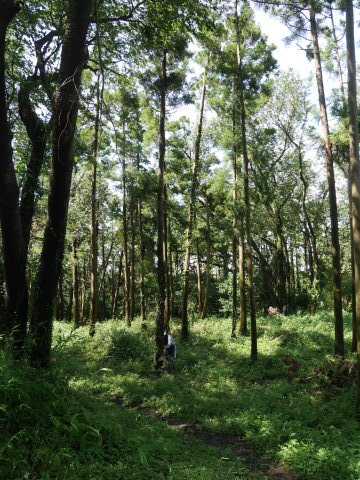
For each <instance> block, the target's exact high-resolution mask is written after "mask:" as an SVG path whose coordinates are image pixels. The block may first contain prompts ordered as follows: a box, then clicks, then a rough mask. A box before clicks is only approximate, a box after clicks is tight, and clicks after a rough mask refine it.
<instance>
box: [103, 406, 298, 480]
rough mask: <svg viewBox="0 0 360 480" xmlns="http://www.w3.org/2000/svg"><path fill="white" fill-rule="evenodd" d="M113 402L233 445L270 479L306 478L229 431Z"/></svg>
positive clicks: (196, 435)
mask: <svg viewBox="0 0 360 480" xmlns="http://www.w3.org/2000/svg"><path fill="white" fill-rule="evenodd" d="M112 401H113V403H116V404H117V405H121V406H122V407H126V408H130V409H131V410H136V411H140V412H142V413H144V415H148V416H149V417H152V418H154V419H156V420H159V421H161V422H162V423H165V424H166V425H168V426H169V427H170V428H174V429H176V430H179V431H181V432H183V434H184V435H185V436H192V437H194V438H196V439H197V440H200V441H201V442H203V443H205V444H206V445H211V446H213V447H216V448H218V449H220V450H221V449H224V448H228V447H231V450H232V453H233V455H235V456H237V457H240V458H241V460H242V462H243V464H244V465H245V466H246V467H247V468H248V469H249V470H250V471H252V470H256V471H261V472H262V473H263V474H264V476H265V477H267V478H269V479H270V480H306V479H305V478H304V477H300V476H299V475H297V474H295V473H292V472H289V471H285V470H284V469H283V468H282V467H281V466H279V465H276V464H274V462H273V461H271V459H269V458H267V457H264V456H262V455H261V454H260V453H259V452H258V451H257V449H256V448H255V447H254V445H252V444H250V443H249V442H247V441H246V440H244V439H242V438H241V437H237V436H235V435H231V434H228V433H213V432H209V431H206V430H204V429H202V428H201V426H200V425H198V424H195V423H181V422H179V421H178V420H175V419H174V418H172V417H168V416H164V415H161V414H159V413H157V412H154V411H153V410H152V409H151V408H150V407H148V406H145V405H142V404H140V405H137V404H127V403H126V402H124V401H123V399H122V398H119V397H114V398H113V399H112Z"/></svg>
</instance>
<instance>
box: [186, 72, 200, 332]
mask: <svg viewBox="0 0 360 480" xmlns="http://www.w3.org/2000/svg"><path fill="white" fill-rule="evenodd" d="M205 94H206V70H205V72H204V78H203V84H202V88H201V96H200V110H199V119H198V125H197V132H196V139H195V148H194V164H193V166H192V177H191V188H190V198H189V210H188V226H187V231H186V237H185V238H186V240H185V259H184V277H183V294H182V309H181V337H182V339H183V340H186V339H187V337H188V335H189V321H188V298H189V270H190V249H191V240H192V234H193V222H194V209H195V199H196V198H195V197H196V188H197V180H198V170H199V162H200V145H201V136H202V126H203V118H204V105H205ZM199 307H200V310H199V312H200V314H201V310H202V308H201V306H199Z"/></svg>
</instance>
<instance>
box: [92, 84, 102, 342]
mask: <svg viewBox="0 0 360 480" xmlns="http://www.w3.org/2000/svg"><path fill="white" fill-rule="evenodd" d="M101 102H102V95H101V94H100V76H98V79H97V83H96V114H95V130H94V141H93V152H92V153H93V156H92V164H93V165H92V166H93V175H92V182H91V250H90V251H91V262H90V265H91V269H90V318H89V324H90V327H89V335H90V337H93V336H94V335H95V326H96V322H97V321H98V317H99V288H98V284H99V278H98V273H99V272H98V237H99V220H98V207H99V205H98V198H97V157H98V150H99V131H100V117H101Z"/></svg>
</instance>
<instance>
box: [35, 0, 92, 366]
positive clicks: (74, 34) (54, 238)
mask: <svg viewBox="0 0 360 480" xmlns="http://www.w3.org/2000/svg"><path fill="white" fill-rule="evenodd" d="M91 7H92V1H91V0H69V4H68V15H67V26H66V30H65V35H64V41H63V47H62V53H61V61H60V70H59V81H58V86H57V89H56V93H55V98H54V107H53V119H54V120H53V133H52V171H51V178H50V192H49V200H48V219H47V224H46V229H45V233H44V240H43V248H42V252H41V258H40V266H39V270H38V274H37V280H36V285H35V288H34V301H33V310H32V314H31V322H30V334H31V337H32V340H33V343H32V349H31V360H32V364H33V365H35V366H47V364H48V360H49V355H50V348H51V338H52V325H53V322H52V319H53V312H54V299H55V295H56V286H57V284H58V281H59V276H60V272H61V266H62V260H63V254H64V242H65V232H66V222H67V211H68V204H69V196H70V185H71V176H72V169H73V151H72V150H73V140H74V133H75V128H76V118H77V113H78V106H79V89H80V85H81V73H82V70H83V67H84V65H85V63H86V60H87V56H86V53H85V41H86V34H87V30H88V26H89V21H90V12H91Z"/></svg>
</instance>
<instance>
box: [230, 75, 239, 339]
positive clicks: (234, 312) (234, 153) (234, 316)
mask: <svg viewBox="0 0 360 480" xmlns="http://www.w3.org/2000/svg"><path fill="white" fill-rule="evenodd" d="M233 91H234V94H235V83H234V87H233ZM234 97H235V95H234ZM234 100H235V98H234ZM232 135H233V151H232V173H233V187H232V201H233V205H232V208H233V220H232V227H233V236H232V242H231V243H232V322H231V336H232V337H235V336H236V324H237V270H238V269H237V266H238V264H237V245H238V238H237V237H238V234H237V228H238V216H237V209H238V205H237V201H238V199H237V156H238V148H237V135H236V109H235V105H234V106H233V114H232Z"/></svg>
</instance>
